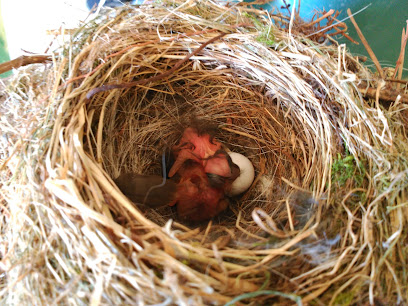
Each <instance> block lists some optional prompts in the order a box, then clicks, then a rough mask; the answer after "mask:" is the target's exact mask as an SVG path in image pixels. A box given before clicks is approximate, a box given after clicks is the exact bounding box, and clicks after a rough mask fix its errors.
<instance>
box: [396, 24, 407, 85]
mask: <svg viewBox="0 0 408 306" xmlns="http://www.w3.org/2000/svg"><path fill="white" fill-rule="evenodd" d="M407 39H408V20H407V30H406V31H405V29H402V36H401V51H400V54H399V56H398V60H397V63H396V64H395V71H394V76H393V78H394V79H395V77H396V76H397V73H398V79H400V80H401V78H402V71H403V69H404V58H405V47H406V45H407ZM399 88H400V85H399V84H397V89H399Z"/></svg>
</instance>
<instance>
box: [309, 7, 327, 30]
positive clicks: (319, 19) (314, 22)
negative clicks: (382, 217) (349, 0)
mask: <svg viewBox="0 0 408 306" xmlns="http://www.w3.org/2000/svg"><path fill="white" fill-rule="evenodd" d="M333 14H334V10H333V9H331V10H330V11H328V12H327V13H326V14H324V15H323V16H321V17H319V18H317V19H316V20H315V21H312V22H311V23H308V24H306V25H305V27H311V26H313V25H315V24H316V23H318V22H320V21H322V20H323V19H326V18H327V17H329V16H331V15H333Z"/></svg>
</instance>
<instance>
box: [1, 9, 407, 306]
mask: <svg viewBox="0 0 408 306" xmlns="http://www.w3.org/2000/svg"><path fill="white" fill-rule="evenodd" d="M272 20H273V18H271V16H268V13H267V12H265V11H257V10H254V9H248V8H245V7H241V6H236V7H231V8H226V7H223V6H221V5H217V4H214V3H213V2H209V1H203V2H192V1H187V2H180V3H179V2H177V1H175V2H172V4H171V5H170V4H169V5H165V4H154V5H146V6H141V7H132V8H126V9H119V10H113V11H109V14H107V15H104V16H101V17H99V19H97V20H96V21H95V22H94V23H93V24H89V25H86V26H85V27H84V28H82V29H80V30H79V31H78V33H77V34H76V35H74V36H73V40H72V43H71V44H70V46H68V47H67V48H66V49H64V50H61V52H60V53H59V54H56V57H55V58H56V59H55V60H54V63H53V64H52V65H47V66H42V65H33V66H31V67H30V68H26V69H21V70H20V71H19V72H18V73H16V74H15V76H14V77H13V79H12V80H10V82H9V83H8V84H6V85H5V90H4V93H3V94H2V96H1V98H2V102H1V107H0V110H1V122H0V127H1V130H2V138H1V147H0V158H1V165H0V167H1V172H0V175H1V181H0V183H1V198H0V201H1V202H0V203H1V208H2V221H1V233H2V236H1V237H2V238H1V239H2V244H1V250H0V252H1V253H0V254H1V266H0V269H1V270H2V274H1V282H0V286H1V287H0V290H1V291H0V296H1V302H2V303H7V304H27V303H30V304H31V303H32V304H92V305H97V304H114V305H121V304H140V305H144V304H155V303H156V304H157V303H163V304H161V305H167V304H180V305H199V304H216V305H219V304H220V305H222V304H226V303H228V302H230V301H231V300H232V299H234V298H236V299H235V302H236V303H239V302H238V301H239V300H241V302H246V303H250V304H253V305H255V304H259V303H260V304H271V303H273V302H282V303H283V302H284V303H294V302H297V303H299V304H300V303H302V302H303V303H308V302H310V303H313V304H319V305H327V304H348V303H350V302H351V301H353V303H357V304H358V303H366V302H370V303H373V302H374V301H382V302H384V303H385V304H389V303H396V302H405V303H406V302H408V296H407V293H406V292H408V291H407V283H408V282H407V274H406V271H407V270H406V269H407V264H406V260H405V258H407V256H408V254H407V252H408V249H407V247H406V235H407V229H406V224H407V222H406V216H407V215H408V212H407V195H406V190H407V184H408V164H407V159H406V157H407V152H408V144H407V135H406V127H407V124H406V121H404V116H405V115H406V108H407V106H406V105H405V104H403V103H398V101H397V102H396V103H393V104H392V105H391V107H389V108H388V109H385V108H383V107H382V106H381V105H380V104H379V103H378V101H377V103H375V102H373V101H366V100H364V99H363V98H362V97H361V95H360V93H359V90H358V88H357V85H358V84H359V82H361V81H367V82H369V83H373V84H374V83H375V79H374V77H373V75H372V74H371V72H369V71H368V70H366V69H365V68H364V67H363V66H361V65H360V64H359V63H358V62H357V61H356V60H355V59H354V58H352V57H351V56H350V55H349V54H347V52H346V50H345V48H344V46H338V47H333V46H331V47H329V46H324V45H320V44H316V43H314V42H313V41H310V40H308V39H306V38H304V37H303V36H302V35H301V34H296V33H292V34H289V33H288V31H287V30H285V29H281V28H278V27H277V26H276V25H275V24H274V23H273V22H272ZM220 32H226V33H227V34H226V35H225V36H224V37H223V38H221V39H219V40H217V41H216V42H214V43H212V44H209V45H208V46H206V48H204V49H203V50H202V51H201V52H199V53H198V54H197V55H194V56H193V57H191V58H190V59H189V60H188V61H187V62H185V63H184V64H183V65H181V67H180V68H179V69H178V70H177V71H175V72H174V73H172V74H171V75H170V76H168V77H166V78H162V79H159V80H156V81H154V82H148V83H146V84H143V85H138V86H132V87H128V88H121V89H113V90H108V91H103V92H98V93H96V94H94V95H93V96H92V97H91V98H90V99H87V97H86V95H87V94H88V93H89V92H90V91H91V90H92V89H95V88H98V87H100V86H102V85H106V84H119V83H129V82H135V81H138V80H142V79H147V78H149V77H152V76H157V75H159V74H161V73H165V72H166V71H168V70H169V69H171V68H172V67H174V66H175V65H177V62H179V61H180V60H182V59H183V58H185V57H186V56H187V55H188V54H189V53H191V52H193V51H194V50H195V49H197V48H198V47H199V46H200V45H201V44H203V43H205V42H207V41H208V40H210V39H211V38H213V37H215V36H217V35H218V34H219V33H220ZM260 40H261V41H260ZM193 118H199V119H202V120H208V121H209V122H211V123H212V124H216V125H217V126H218V127H219V129H218V131H219V132H218V134H217V135H216V136H217V138H218V139H219V140H220V141H222V142H223V143H224V144H225V145H226V146H227V147H229V148H230V149H231V150H233V151H236V152H240V153H243V154H245V155H246V156H248V157H249V158H250V159H251V161H252V162H253V163H254V166H255V168H256V174H257V177H256V180H255V182H254V184H253V186H252V187H251V189H250V190H249V191H248V192H247V193H246V194H244V195H243V196H242V197H240V198H237V199H234V201H233V203H232V204H231V207H230V210H229V211H227V212H226V213H224V214H222V215H221V216H219V217H217V218H215V219H214V220H212V221H210V222H206V223H202V224H182V223H180V222H178V221H177V216H176V214H175V213H174V210H173V209H171V208H170V207H164V208H161V209H159V210H151V209H147V208H144V207H141V206H136V205H135V204H133V203H131V202H129V201H128V200H127V198H126V197H124V196H123V195H122V194H121V192H120V191H119V190H118V188H117V187H116V186H115V184H114V183H113V182H112V178H115V177H117V176H118V175H119V173H121V172H124V171H135V172H140V173H160V171H161V170H160V169H161V168H160V167H161V164H160V156H161V154H162V152H163V151H165V150H168V149H169V148H170V147H171V146H172V144H174V142H175V141H176V140H177V138H178V137H179V136H180V133H181V130H182V129H183V127H184V126H186V124H187V123H188V122H189V120H192V119H193Z"/></svg>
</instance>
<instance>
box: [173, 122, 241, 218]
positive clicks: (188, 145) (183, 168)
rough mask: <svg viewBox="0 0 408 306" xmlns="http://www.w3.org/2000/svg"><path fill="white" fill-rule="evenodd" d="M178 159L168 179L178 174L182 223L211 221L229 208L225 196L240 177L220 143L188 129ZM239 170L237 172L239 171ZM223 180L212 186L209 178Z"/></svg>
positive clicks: (176, 154) (177, 199)
mask: <svg viewBox="0 0 408 306" xmlns="http://www.w3.org/2000/svg"><path fill="white" fill-rule="evenodd" d="M173 154H174V157H175V159H176V161H175V162H174V165H173V167H172V168H171V169H170V172H169V176H170V177H173V176H175V175H176V174H177V176H178V177H179V182H178V184H177V191H176V196H175V199H174V200H173V201H172V202H171V203H170V204H169V205H170V206H173V205H175V204H177V213H178V215H179V216H180V217H181V218H183V219H188V220H191V221H202V220H206V219H210V218H212V217H214V216H216V215H218V214H219V213H220V212H222V211H223V210H225V209H226V208H227V207H228V200H227V199H226V198H225V194H226V192H228V190H229V189H230V188H231V183H232V181H233V180H235V178H236V177H237V176H238V175H239V168H238V167H237V166H236V165H235V164H233V163H232V161H231V159H230V157H229V155H228V154H227V153H226V152H225V151H224V150H223V149H222V147H221V143H220V142H218V141H217V140H216V139H214V138H213V137H211V136H210V135H209V134H202V135H199V134H198V132H197V130H196V129H194V128H191V127H189V128H187V129H186V130H185V131H184V133H183V136H182V137H181V139H180V141H179V143H178V144H177V145H176V146H174V148H173ZM237 168H238V170H237ZM213 175H215V176H216V177H221V179H220V180H219V182H218V180H215V181H217V183H214V180H212V183H211V181H210V179H209V177H212V176H213Z"/></svg>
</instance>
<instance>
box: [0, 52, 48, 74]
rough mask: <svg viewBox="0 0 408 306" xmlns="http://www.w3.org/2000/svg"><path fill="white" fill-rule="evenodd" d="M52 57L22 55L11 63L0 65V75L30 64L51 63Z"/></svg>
mask: <svg viewBox="0 0 408 306" xmlns="http://www.w3.org/2000/svg"><path fill="white" fill-rule="evenodd" d="M51 59H52V57H51V56H50V55H38V54H36V55H22V56H19V57H17V58H15V59H13V60H11V61H8V62H5V63H1V64H0V74H2V73H4V72H7V71H9V70H11V69H17V68H19V67H22V66H27V65H30V64H41V63H45V62H48V61H51Z"/></svg>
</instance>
